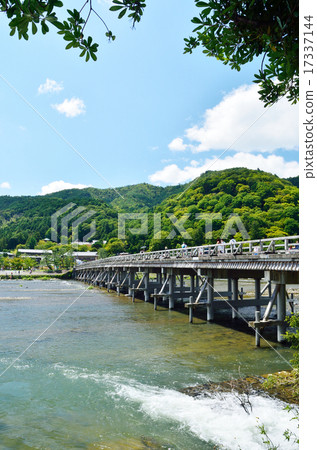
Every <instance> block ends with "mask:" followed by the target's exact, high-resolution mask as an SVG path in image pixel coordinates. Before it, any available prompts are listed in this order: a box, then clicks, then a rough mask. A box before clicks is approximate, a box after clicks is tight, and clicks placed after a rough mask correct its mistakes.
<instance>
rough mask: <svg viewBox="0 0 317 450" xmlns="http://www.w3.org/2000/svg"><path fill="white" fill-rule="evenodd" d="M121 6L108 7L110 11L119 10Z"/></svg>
mask: <svg viewBox="0 0 317 450" xmlns="http://www.w3.org/2000/svg"><path fill="white" fill-rule="evenodd" d="M122 8H123V6H111V8H109V10H110V11H119V9H122Z"/></svg>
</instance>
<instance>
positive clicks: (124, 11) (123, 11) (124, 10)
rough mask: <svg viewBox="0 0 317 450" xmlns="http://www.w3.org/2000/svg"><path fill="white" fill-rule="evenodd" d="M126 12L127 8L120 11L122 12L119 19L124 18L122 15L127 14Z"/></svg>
mask: <svg viewBox="0 0 317 450" xmlns="http://www.w3.org/2000/svg"><path fill="white" fill-rule="evenodd" d="M126 12H127V8H125V9H123V10H122V11H120V14H119V15H118V19H122V17H123V16H124V15H125V13H126Z"/></svg>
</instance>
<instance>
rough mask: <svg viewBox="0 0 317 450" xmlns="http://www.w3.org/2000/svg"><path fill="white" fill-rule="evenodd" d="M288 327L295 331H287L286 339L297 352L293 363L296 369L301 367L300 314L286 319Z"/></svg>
mask: <svg viewBox="0 0 317 450" xmlns="http://www.w3.org/2000/svg"><path fill="white" fill-rule="evenodd" d="M286 321H287V322H288V325H289V326H290V327H291V328H293V329H294V331H286V333H285V335H284V337H285V339H286V340H287V342H289V343H290V344H291V348H293V349H294V350H296V353H294V355H293V359H292V361H291V363H292V364H293V366H294V367H297V368H298V366H299V353H298V352H299V314H298V313H296V314H292V315H291V316H290V317H286Z"/></svg>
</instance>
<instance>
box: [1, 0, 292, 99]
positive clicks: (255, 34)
mask: <svg viewBox="0 0 317 450" xmlns="http://www.w3.org/2000/svg"><path fill="white" fill-rule="evenodd" d="M194 1H195V3H196V6H197V7H198V8H201V10H200V11H201V12H200V13H199V16H198V17H194V18H193V19H192V22H193V23H194V24H195V25H196V28H195V29H194V30H193V33H195V35H194V36H191V37H189V38H186V39H185V50H184V53H192V51H193V50H194V49H195V48H197V47H198V46H202V47H203V53H204V54H206V55H207V56H213V57H216V58H217V59H219V60H220V61H222V62H223V63H224V64H229V65H230V67H231V68H232V69H236V70H240V68H241V66H242V65H244V64H247V63H248V62H250V61H252V60H253V59H254V58H255V57H259V56H262V62H261V67H260V70H259V73H257V74H255V80H254V82H255V83H258V84H259V88H260V89H259V93H260V98H261V100H262V101H263V102H264V103H265V106H267V105H271V104H273V103H275V102H276V101H277V100H279V99H280V98H281V97H283V96H284V95H286V96H287V98H288V99H289V101H291V102H292V103H296V102H297V101H298V96H299V67H298V61H299V57H298V41H299V34H298V16H299V12H298V10H299V5H298V0H280V1H276V0H251V1H249V2H246V1H242V0H208V1H200V0H194ZM82 2H83V3H81V7H80V9H79V10H76V9H74V10H70V9H67V12H68V15H69V17H68V18H67V19H66V20H60V19H59V18H58V16H57V13H56V11H57V10H58V8H62V7H63V3H62V2H61V1H59V0H46V1H36V0H28V1H27V0H25V1H22V0H0V11H2V12H4V13H6V15H7V17H8V19H9V20H10V22H9V27H10V28H11V32H10V35H14V34H15V33H16V32H17V34H18V37H19V39H21V38H24V39H28V38H29V28H30V29H31V32H32V34H35V33H37V32H38V27H40V29H41V31H42V33H43V34H46V33H47V32H48V31H49V25H50V24H52V25H53V26H55V27H56V28H57V29H58V33H59V34H60V35H62V36H63V39H64V40H65V41H67V45H66V49H70V48H78V49H79V50H81V53H80V56H81V57H84V56H85V59H86V61H88V60H89V59H90V58H91V59H93V60H94V61H95V60H96V59H97V56H96V53H97V50H98V44H97V43H94V42H93V38H92V37H91V36H88V37H86V26H87V24H88V22H89V19H90V17H91V16H92V15H95V16H97V17H98V18H99V19H100V21H101V22H102V23H103V25H104V26H105V29H106V33H105V34H106V36H107V38H108V39H109V40H110V41H113V40H114V39H115V36H114V34H113V33H112V31H110V30H109V28H108V26H107V24H106V22H105V20H104V18H103V17H101V16H100V15H99V14H98V12H97V11H96V10H95V8H94V2H93V0H82ZM112 3H113V5H112V6H111V7H110V11H114V12H118V18H119V19H122V18H123V17H124V16H127V17H128V18H130V19H131V20H132V25H133V26H134V25H135V24H136V23H137V22H139V21H140V20H141V17H142V15H143V11H144V8H145V7H146V4H145V2H144V1H143V0H113V2H112Z"/></svg>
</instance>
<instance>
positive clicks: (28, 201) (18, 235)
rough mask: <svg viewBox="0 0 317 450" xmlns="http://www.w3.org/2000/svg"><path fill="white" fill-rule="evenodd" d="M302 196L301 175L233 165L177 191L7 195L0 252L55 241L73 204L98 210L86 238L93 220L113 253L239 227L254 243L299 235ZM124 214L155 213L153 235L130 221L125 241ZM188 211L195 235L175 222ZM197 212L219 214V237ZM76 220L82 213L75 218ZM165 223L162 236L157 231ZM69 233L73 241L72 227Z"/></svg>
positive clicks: (1, 209)
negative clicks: (120, 232) (53, 219)
mask: <svg viewBox="0 0 317 450" xmlns="http://www.w3.org/2000/svg"><path fill="white" fill-rule="evenodd" d="M297 182H298V180H297ZM298 194H299V191H298V187H297V186H296V178H292V179H289V180H285V179H281V178H279V177H277V176H276V175H272V174H270V173H266V172H263V171H261V170H250V169H245V168H234V169H227V170H222V171H208V172H206V173H204V174H203V175H201V176H200V177H198V178H197V179H196V180H194V182H192V183H187V184H184V185H178V186H168V187H159V186H152V185H149V184H146V183H143V184H137V185H132V186H125V187H120V188H118V189H116V190H114V189H96V188H86V189H68V190H64V191H61V192H56V193H53V194H48V195H44V196H34V197H31V196H22V197H10V196H0V251H2V250H4V249H11V250H12V249H14V248H15V247H16V246H17V245H24V246H26V247H28V246H31V245H35V244H36V243H37V242H38V241H39V240H41V239H44V238H45V237H46V238H50V237H51V232H52V229H51V216H52V215H53V214H54V213H56V211H58V210H59V209H61V208H63V207H65V206H66V205H68V204H69V203H73V204H75V205H76V207H83V209H84V211H83V212H82V213H81V214H84V212H85V211H89V210H93V211H94V215H93V217H92V218H91V219H89V220H87V221H84V222H83V223H82V224H81V225H80V226H79V227H78V235H79V239H80V240H81V239H82V238H83V236H85V235H86V234H87V233H88V232H89V231H90V223H91V221H92V220H93V219H94V220H95V221H96V232H95V234H94V236H93V239H100V240H107V241H108V244H107V246H106V251H108V252H109V253H115V252H116V251H122V250H125V251H129V252H136V251H139V250H140V248H141V247H142V246H146V247H147V248H150V249H160V248H164V247H165V246H167V247H176V246H177V245H180V244H181V243H182V242H183V241H185V242H186V243H187V244H188V245H201V244H204V243H209V242H215V240H216V239H217V238H218V237H220V236H221V235H222V234H223V232H224V231H226V230H227V231H228V230H229V231H230V232H232V230H230V228H235V230H236V234H235V238H236V239H242V238H244V234H243V233H244V231H246V232H247V234H248V236H249V237H250V238H251V239H257V238H265V237H278V236H282V235H294V234H297V233H298ZM74 209H75V206H74V207H73V210H74ZM70 211H71V210H69V211H68V212H67V213H69V212H70ZM119 212H121V213H122V212H126V213H141V212H143V213H148V214H147V216H146V217H147V220H148V223H147V225H148V233H147V234H142V235H138V234H135V233H133V232H131V231H129V228H131V227H132V228H133V227H134V228H140V221H138V220H134V221H129V222H127V227H126V228H127V230H128V231H127V233H126V237H125V239H124V240H123V241H122V242H119V241H118V239H117V236H118V213H119ZM65 214H66V213H65ZM154 214H155V215H154ZM185 214H187V216H186V218H187V219H186V222H184V223H183V224H182V222H179V225H180V224H182V225H183V226H184V228H185V229H186V230H187V232H188V235H187V236H185V237H184V236H182V235H181V234H180V233H179V231H177V228H175V227H173V225H172V221H173V220H174V221H175V220H179V219H180V218H181V217H183V216H184V215H185ZM198 214H208V215H209V216H210V215H212V214H217V216H213V221H212V236H210V235H207V236H206V235H205V226H206V220H205V219H206V218H202V217H201V216H200V217H197V215H198ZM209 216H208V217H209ZM77 217H80V214H78V215H76V217H75V218H74V219H73V220H75V219H77ZM59 219H60V218H59ZM158 220H160V222H161V234H158V233H157V229H156V228H155V226H156V227H157V225H158ZM239 221H240V222H239ZM70 222H72V221H70ZM241 223H242V226H239V224H240V225H241ZM57 228H58V229H57V230H55V231H56V232H57V233H58V234H59V232H60V229H59V228H60V220H59V222H58V227H57ZM178 228H179V229H180V226H179V227H178ZM173 230H174V231H175V232H174V233H173ZM53 231H54V230H53ZM155 232H156V235H154V233H155ZM171 232H172V234H171ZM68 233H69V234H68V235H69V236H70V235H71V224H70V227H69V230H68ZM173 234H174V236H173ZM227 234H228V233H227ZM231 234H233V232H232V233H231Z"/></svg>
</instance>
